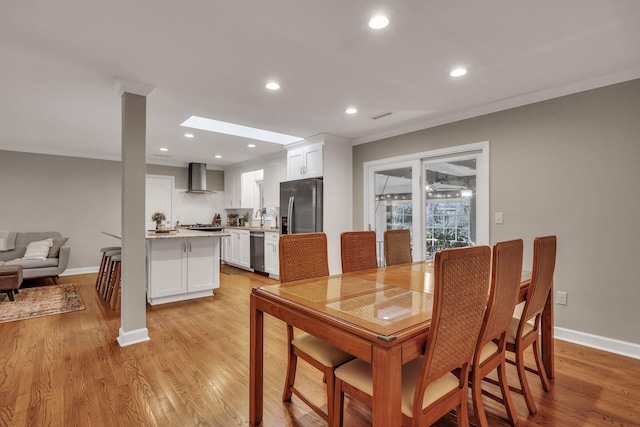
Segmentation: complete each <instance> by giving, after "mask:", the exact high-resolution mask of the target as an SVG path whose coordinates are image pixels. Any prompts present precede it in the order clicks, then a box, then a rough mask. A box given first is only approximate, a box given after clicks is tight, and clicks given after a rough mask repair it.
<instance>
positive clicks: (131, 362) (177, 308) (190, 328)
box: [0, 273, 640, 427]
mask: <svg viewBox="0 0 640 427" xmlns="http://www.w3.org/2000/svg"><path fill="white" fill-rule="evenodd" d="M94 280H95V275H94V274H87V275H81V276H67V277H63V278H61V279H60V282H61V283H78V284H80V285H81V286H80V287H81V293H82V297H83V299H84V302H85V305H86V310H83V311H78V312H72V313H67V314H62V315H55V316H48V317H42V318H36V319H29V320H23V321H17V322H10V323H2V324H0V426H45V425H46V426H180V427H187V426H224V427H227V426H246V425H248V412H249V408H248V405H249V380H248V371H249V345H248V342H249V294H250V292H251V288H252V287H254V286H260V285H263V284H271V283H275V281H273V280H270V279H268V278H265V277H262V276H258V275H254V274H252V273H246V274H238V275H225V274H223V275H222V286H221V288H220V289H219V290H217V291H216V296H214V297H211V298H205V299H200V300H194V301H188V302H179V303H173V304H166V305H161V306H155V307H150V306H148V307H147V327H148V329H149V335H150V337H151V341H149V342H146V343H142V344H137V345H133V346H129V347H125V348H121V347H119V345H118V344H117V342H116V338H117V336H118V329H119V327H120V314H119V312H116V311H112V310H111V309H110V308H108V307H107V305H106V304H105V303H104V302H102V300H101V299H100V298H99V297H98V296H97V294H96V292H95V290H94V286H93V284H94ZM28 284H29V285H41V284H42V285H46V284H50V281H42V283H40V282H38V281H35V282H34V281H31V282H29V283H28ZM285 355H286V346H285V326H284V324H283V323H281V322H280V321H278V320H276V319H273V318H270V317H269V316H265V363H266V366H265V402H264V423H263V424H264V425H265V426H305V427H306V426H321V425H325V424H324V422H323V421H322V420H321V419H320V418H319V417H318V416H317V415H316V414H315V413H314V412H313V411H311V410H310V409H309V408H308V407H306V406H305V405H304V404H303V403H302V402H301V401H300V400H297V398H296V397H295V396H294V397H293V400H292V402H291V403H283V402H281V400H280V398H281V394H282V385H283V380H284V373H285V363H286V359H285ZM530 362H531V360H530ZM507 369H508V372H509V379H510V381H511V383H513V384H516V381H517V379H516V376H515V368H514V367H512V366H509V367H508V368H507ZM298 374H299V376H298V379H297V383H298V384H300V385H301V387H304V388H305V389H306V390H308V392H309V394H310V395H311V396H312V397H313V398H315V399H317V400H318V401H322V400H323V399H324V390H323V383H322V379H321V377H320V375H319V374H317V371H316V370H315V369H311V368H308V367H307V366H306V365H305V364H304V362H300V363H299V368H298ZM530 383H531V385H532V390H533V393H534V395H535V397H536V402H537V405H538V413H537V414H536V415H535V416H533V417H528V416H527V410H526V406H525V404H524V400H523V399H522V396H519V395H514V401H515V404H516V409H517V412H518V417H519V419H520V423H519V425H520V426H563V427H564V426H634V425H635V426H640V385H639V384H640V361H639V360H635V359H630V358H626V357H622V356H617V355H613V354H609V353H605V352H602V351H598V350H593V349H589V348H585V347H581V346H578V345H574V344H569V343H566V342H562V341H557V344H556V378H555V379H554V381H553V385H552V390H551V392H549V393H544V392H543V391H542V388H541V386H540V383H539V381H537V379H536V378H535V376H534V375H531V377H530ZM487 411H488V415H489V417H490V418H489V422H490V423H491V425H495V426H505V425H508V424H507V422H506V420H505V414H504V411H503V410H502V409H501V408H500V407H499V406H497V405H496V404H494V403H493V402H491V401H487ZM472 421H473V419H472ZM370 423H371V412H370V411H369V409H368V408H366V407H365V406H363V405H361V404H360V403H358V402H355V401H351V400H349V399H347V400H346V401H345V426H347V427H361V426H369V425H370ZM437 425H438V426H452V425H456V423H455V419H453V418H445V419H442V420H440V421H439V422H438V424H437Z"/></svg>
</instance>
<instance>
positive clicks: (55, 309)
mask: <svg viewBox="0 0 640 427" xmlns="http://www.w3.org/2000/svg"><path fill="white" fill-rule="evenodd" d="M19 292H20V293H19V294H16V295H14V299H15V301H9V298H8V297H7V295H6V294H4V293H3V294H0V323H3V322H12V321H14V320H23V319H31V318H34V317H40V316H49V315H52V314H61V313H68V312H70V311H77V310H84V303H83V302H82V297H81V296H80V290H79V289H78V285H76V284H74V283H68V284H64V285H52V286H39V287H37V288H23V289H20V290H19Z"/></svg>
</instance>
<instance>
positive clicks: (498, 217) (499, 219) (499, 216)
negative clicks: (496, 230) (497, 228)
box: [496, 212, 504, 224]
mask: <svg viewBox="0 0 640 427" xmlns="http://www.w3.org/2000/svg"><path fill="white" fill-rule="evenodd" d="M503 221H504V218H503V216H502V212H496V224H502V223H503Z"/></svg>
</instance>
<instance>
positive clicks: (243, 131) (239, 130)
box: [180, 116, 304, 145]
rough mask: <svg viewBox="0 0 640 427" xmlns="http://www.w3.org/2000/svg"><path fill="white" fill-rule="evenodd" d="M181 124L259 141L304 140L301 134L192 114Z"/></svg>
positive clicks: (283, 141)
mask: <svg viewBox="0 0 640 427" xmlns="http://www.w3.org/2000/svg"><path fill="white" fill-rule="evenodd" d="M180 126H185V127H189V128H194V129H201V130H208V131H209V132H218V133H224V134H225V135H234V136H241V137H243V138H249V139H257V140H258V141H266V142H273V143H276V144H282V145H284V144H291V143H293V142H298V141H301V140H303V139H304V138H301V137H299V136H293V135H286V134H284V133H277V132H271V131H269V130H263V129H257V128H252V127H249V126H242V125H236V124H234V123H227V122H221V121H219V120H213V119H206V118H204V117H198V116H191V117H189V118H188V119H187V120H185V121H184V122H182V124H180Z"/></svg>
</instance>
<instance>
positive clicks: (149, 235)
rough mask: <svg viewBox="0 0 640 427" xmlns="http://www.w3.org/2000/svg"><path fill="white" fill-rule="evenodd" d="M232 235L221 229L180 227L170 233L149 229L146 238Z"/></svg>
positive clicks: (219, 236)
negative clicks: (199, 229)
mask: <svg viewBox="0 0 640 427" xmlns="http://www.w3.org/2000/svg"><path fill="white" fill-rule="evenodd" d="M226 236H230V234H229V233H223V232H221V231H198V230H187V229H184V228H179V229H178V230H176V231H172V232H170V233H156V232H155V231H147V235H146V239H148V240H151V239H184V238H189V239H191V238H200V237H201V238H209V239H211V238H216V237H217V238H221V237H226Z"/></svg>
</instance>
